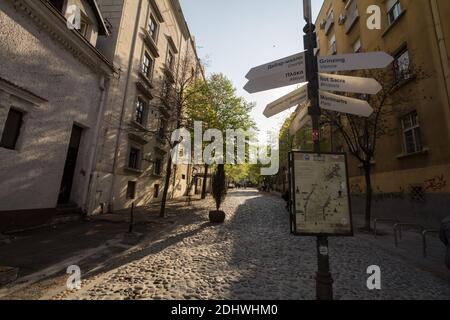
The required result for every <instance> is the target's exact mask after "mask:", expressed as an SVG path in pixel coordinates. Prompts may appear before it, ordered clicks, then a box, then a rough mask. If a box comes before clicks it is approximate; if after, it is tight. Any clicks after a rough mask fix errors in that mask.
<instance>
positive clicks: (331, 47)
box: [328, 34, 337, 54]
mask: <svg viewBox="0 0 450 320" xmlns="http://www.w3.org/2000/svg"><path fill="white" fill-rule="evenodd" d="M336 52H337V49H336V34H333V35H332V36H331V38H330V40H329V41H328V54H335V53H336Z"/></svg>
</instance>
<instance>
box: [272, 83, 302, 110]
mask: <svg viewBox="0 0 450 320" xmlns="http://www.w3.org/2000/svg"><path fill="white" fill-rule="evenodd" d="M306 100H308V87H307V86H306V84H303V85H302V86H301V87H300V88H298V89H296V90H294V91H292V92H291V93H289V94H287V95H285V96H283V97H281V98H280V99H278V100H276V101H274V102H272V103H270V104H268V105H267V108H266V110H265V111H264V115H265V116H266V117H267V118H270V117H273V116H274V115H277V114H279V113H280V112H283V111H286V110H287V109H289V108H291V107H295V106H296V105H298V104H300V103H303V102H305V101H306Z"/></svg>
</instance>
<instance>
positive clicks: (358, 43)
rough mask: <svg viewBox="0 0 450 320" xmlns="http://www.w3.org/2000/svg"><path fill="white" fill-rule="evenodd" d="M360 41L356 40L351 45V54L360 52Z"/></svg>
mask: <svg viewBox="0 0 450 320" xmlns="http://www.w3.org/2000/svg"><path fill="white" fill-rule="evenodd" d="M361 49H362V48H361V39H358V40H356V42H355V43H354V44H353V52H355V53H358V52H361Z"/></svg>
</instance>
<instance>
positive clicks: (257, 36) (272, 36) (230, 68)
mask: <svg viewBox="0 0 450 320" xmlns="http://www.w3.org/2000/svg"><path fill="white" fill-rule="evenodd" d="M180 2H181V6H182V8H183V12H184V15H185V18H186V20H187V22H188V25H189V28H190V30H191V33H192V34H193V35H194V36H195V39H196V42H197V46H198V47H197V51H198V53H199V56H200V58H202V59H203V60H206V62H207V73H208V74H209V73H213V72H222V73H223V74H225V75H226V76H227V77H228V78H229V79H231V80H232V82H233V84H234V85H235V87H236V88H237V91H238V94H239V95H240V96H243V97H244V98H245V99H247V100H248V101H254V102H256V108H255V110H254V111H253V113H252V116H253V119H254V120H255V122H256V123H257V125H258V128H259V129H260V130H261V133H262V134H263V133H265V132H267V131H268V130H272V131H273V130H279V128H280V127H281V124H282V122H283V120H284V119H285V118H286V116H287V114H289V111H287V112H285V113H283V114H280V115H278V116H275V117H273V118H270V119H267V118H266V117H264V115H263V114H262V113H263V111H264V109H265V107H266V105H267V104H268V103H270V102H272V101H274V100H276V99H278V98H280V97H281V96H283V95H284V94H287V93H289V92H290V91H292V90H293V89H295V86H294V87H285V88H280V89H275V90H270V91H265V92H262V93H256V94H252V95H250V94H248V93H246V92H245V91H244V90H243V89H242V88H243V87H244V85H245V84H246V82H247V80H246V79H245V75H246V74H247V72H248V71H249V70H250V69H251V68H252V67H255V66H258V65H260V64H264V63H267V62H270V61H273V60H277V59H280V58H283V57H286V56H289V55H292V54H295V53H298V52H300V51H302V50H303V31H302V30H303V27H304V24H305V23H304V20H303V1H302V0H281V1H275V0H180ZM312 3H313V15H314V17H316V16H317V14H318V11H319V10H320V6H321V4H322V0H312ZM292 111H293V110H291V112H292ZM264 136H265V134H264Z"/></svg>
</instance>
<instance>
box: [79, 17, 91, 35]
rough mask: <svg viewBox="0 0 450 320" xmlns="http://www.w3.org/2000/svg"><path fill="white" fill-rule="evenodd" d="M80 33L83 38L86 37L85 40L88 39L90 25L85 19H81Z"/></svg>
mask: <svg viewBox="0 0 450 320" xmlns="http://www.w3.org/2000/svg"><path fill="white" fill-rule="evenodd" d="M78 31H80V33H81V35H82V36H83V37H85V38H87V37H88V31H89V23H88V22H87V21H86V20H85V19H83V18H81V21H80V29H79V30H78Z"/></svg>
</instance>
